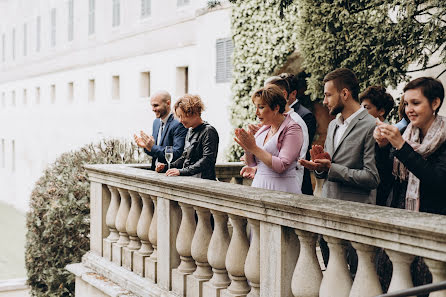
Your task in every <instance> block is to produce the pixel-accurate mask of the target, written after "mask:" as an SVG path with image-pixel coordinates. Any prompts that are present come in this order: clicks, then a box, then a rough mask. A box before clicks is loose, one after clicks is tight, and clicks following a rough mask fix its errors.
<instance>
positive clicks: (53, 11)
mask: <svg viewBox="0 0 446 297" xmlns="http://www.w3.org/2000/svg"><path fill="white" fill-rule="evenodd" d="M50 31H51V47H55V46H56V9H55V8H53V9H51V30H50Z"/></svg>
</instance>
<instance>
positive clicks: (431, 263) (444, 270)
mask: <svg viewBox="0 0 446 297" xmlns="http://www.w3.org/2000/svg"><path fill="white" fill-rule="evenodd" d="M424 262H425V263H426V265H427V267H429V270H430V272H431V273H432V283H434V284H435V283H438V282H444V281H446V263H445V262H440V261H437V260H432V259H427V258H424ZM429 297H446V290H442V291H437V292H432V293H430V295H429Z"/></svg>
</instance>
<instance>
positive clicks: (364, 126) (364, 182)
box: [316, 110, 379, 204]
mask: <svg viewBox="0 0 446 297" xmlns="http://www.w3.org/2000/svg"><path fill="white" fill-rule="evenodd" d="M375 126H376V124H375V118H374V117H373V116H371V115H369V113H368V112H367V110H363V111H362V112H361V113H360V114H358V115H357V116H356V117H355V118H354V119H353V120H352V122H351V123H350V125H349V126H348V128H347V130H346V131H345V133H344V135H343V136H342V138H341V140H340V141H339V145H338V147H337V148H336V149H335V148H334V133H335V131H336V129H337V128H338V125H337V122H336V119H335V120H333V121H331V122H330V124H329V126H328V131H327V138H326V140H325V151H326V152H328V153H329V154H330V156H331V159H332V164H331V168H330V170H329V171H328V172H324V173H322V174H316V176H317V177H318V178H325V183H324V186H323V188H322V196H323V197H328V198H334V199H339V200H348V201H355V202H362V203H369V204H376V190H375V189H376V188H377V187H378V184H379V175H378V170H377V169H376V163H375V140H374V138H373V130H374V129H375Z"/></svg>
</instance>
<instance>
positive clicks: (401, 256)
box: [386, 250, 415, 293]
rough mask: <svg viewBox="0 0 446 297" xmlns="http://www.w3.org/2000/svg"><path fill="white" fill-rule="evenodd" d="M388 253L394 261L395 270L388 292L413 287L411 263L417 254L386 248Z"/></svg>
mask: <svg viewBox="0 0 446 297" xmlns="http://www.w3.org/2000/svg"><path fill="white" fill-rule="evenodd" d="M386 254H387V255H388V256H389V258H390V261H392V266H393V272H392V280H391V281H390V286H389V289H388V290H387V292H389V293H390V292H394V291H399V290H404V289H408V288H412V287H413V282H412V276H411V274H410V264H412V261H413V259H414V258H415V256H413V255H409V254H405V253H401V252H397V251H393V250H386Z"/></svg>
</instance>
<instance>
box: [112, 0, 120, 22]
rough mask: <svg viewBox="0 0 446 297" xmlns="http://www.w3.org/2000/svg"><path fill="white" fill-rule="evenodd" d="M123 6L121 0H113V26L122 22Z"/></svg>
mask: <svg viewBox="0 0 446 297" xmlns="http://www.w3.org/2000/svg"><path fill="white" fill-rule="evenodd" d="M120 10H121V7H120V3H119V0H113V20H112V25H113V27H117V26H119V25H120V23H121V12H120Z"/></svg>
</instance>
